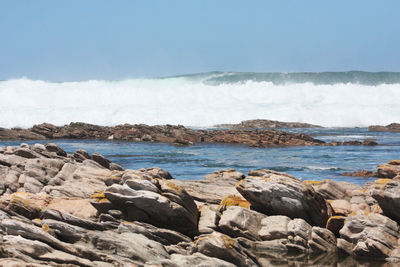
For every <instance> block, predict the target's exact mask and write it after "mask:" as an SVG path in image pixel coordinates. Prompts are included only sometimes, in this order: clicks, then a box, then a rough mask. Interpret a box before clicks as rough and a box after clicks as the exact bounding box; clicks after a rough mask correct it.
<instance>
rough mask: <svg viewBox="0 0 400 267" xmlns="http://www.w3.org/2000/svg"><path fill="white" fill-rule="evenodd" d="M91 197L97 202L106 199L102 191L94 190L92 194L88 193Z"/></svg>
mask: <svg viewBox="0 0 400 267" xmlns="http://www.w3.org/2000/svg"><path fill="white" fill-rule="evenodd" d="M90 197H91V198H93V199H94V200H96V201H97V202H106V201H108V200H107V198H106V196H105V195H104V191H100V190H95V191H94V193H93V194H91V195H90Z"/></svg>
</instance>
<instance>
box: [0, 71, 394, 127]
mask: <svg viewBox="0 0 400 267" xmlns="http://www.w3.org/2000/svg"><path fill="white" fill-rule="evenodd" d="M330 75H331V76H330ZM399 102H400V73H363V72H343V73H339V74H337V73H333V74H332V73H325V74H321V73H314V74H313V73H311V74H310V73H308V74H307V73H306V74H302V75H300V74H293V73H292V74H290V73H289V74H288V73H286V74H285V73H275V74H274V73H272V74H271V73H205V74H196V75H186V76H177V77H169V78H157V79H128V80H121V81H103V80H91V81H81V82H61V83H60V82H48V81H41V80H29V79H26V78H22V79H13V80H6V81H0V114H1V116H0V127H31V126H32V125H34V124H38V123H42V122H50V123H53V124H56V125H63V124H67V123H70V122H72V121H81V122H87V123H93V124H99V125H116V124H122V123H131V124H135V123H145V124H150V125H154V124H182V125H186V126H197V127H209V126H212V125H215V124H220V123H238V122H240V121H242V120H247V119H271V120H279V121H293V122H307V123H312V124H318V125H322V126H327V127H336V126H338V127H354V126H360V127H363V126H368V125H373V124H389V123H391V122H399V121H400V105H399Z"/></svg>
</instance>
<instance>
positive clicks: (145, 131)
mask: <svg viewBox="0 0 400 267" xmlns="http://www.w3.org/2000/svg"><path fill="white" fill-rule="evenodd" d="M40 139H100V140H107V139H109V140H122V141H133V142H161V143H172V144H174V145H177V146H187V145H193V144H194V143H200V142H203V143H222V144H243V145H248V146H250V147H274V146H310V145H324V146H338V145H368V146H369V145H377V143H376V142H375V141H373V140H370V139H366V140H362V141H346V142H330V143H326V142H324V141H321V140H318V139H315V138H313V137H311V136H310V135H307V134H293V133H287V132H284V131H278V130H258V129H230V130H223V129H220V130H193V129H189V128H186V127H184V126H181V125H178V126H174V125H158V126H148V125H144V124H136V125H130V124H123V125H117V126H114V127H107V126H98V125H92V124H87V123H80V122H74V123H70V124H68V125H64V126H55V125H52V124H49V123H43V124H39V125H35V126H33V127H32V128H30V129H16V128H13V129H5V128H0V140H40Z"/></svg>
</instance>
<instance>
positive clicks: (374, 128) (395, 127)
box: [368, 123, 400, 132]
mask: <svg viewBox="0 0 400 267" xmlns="http://www.w3.org/2000/svg"><path fill="white" fill-rule="evenodd" d="M368 131H371V132H400V123H391V124H388V125H386V126H381V125H371V126H369V127H368Z"/></svg>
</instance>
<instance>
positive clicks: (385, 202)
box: [372, 179, 400, 223]
mask: <svg viewBox="0 0 400 267" xmlns="http://www.w3.org/2000/svg"><path fill="white" fill-rule="evenodd" d="M372 197H373V198H374V199H376V201H377V202H378V204H379V206H380V207H381V208H382V210H383V213H384V214H385V215H386V216H388V217H389V218H391V219H393V220H395V221H396V222H398V223H400V180H397V179H396V180H391V179H380V180H377V181H376V182H375V187H374V189H373V190H372Z"/></svg>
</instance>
